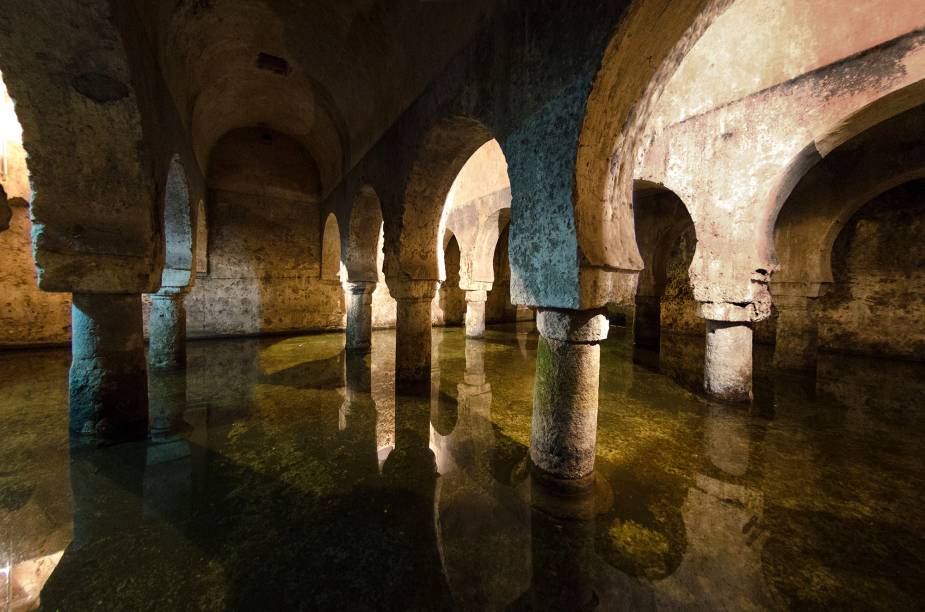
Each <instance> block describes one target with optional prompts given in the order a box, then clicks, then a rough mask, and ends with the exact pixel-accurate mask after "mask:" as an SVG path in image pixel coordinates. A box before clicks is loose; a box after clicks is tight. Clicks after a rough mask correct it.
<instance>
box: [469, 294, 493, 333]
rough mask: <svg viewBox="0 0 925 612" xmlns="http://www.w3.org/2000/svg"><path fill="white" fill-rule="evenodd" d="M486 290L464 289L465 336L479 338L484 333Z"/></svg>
mask: <svg viewBox="0 0 925 612" xmlns="http://www.w3.org/2000/svg"><path fill="white" fill-rule="evenodd" d="M487 299H488V292H487V291H466V337H467V338H481V337H483V336H484V335H485V301H486V300H487Z"/></svg>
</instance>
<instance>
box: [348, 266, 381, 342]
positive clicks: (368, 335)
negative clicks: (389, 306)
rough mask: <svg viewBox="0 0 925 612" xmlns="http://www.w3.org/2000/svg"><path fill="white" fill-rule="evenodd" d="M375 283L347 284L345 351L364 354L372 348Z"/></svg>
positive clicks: (359, 282)
mask: <svg viewBox="0 0 925 612" xmlns="http://www.w3.org/2000/svg"><path fill="white" fill-rule="evenodd" d="M375 290H376V283H373V282H369V281H358V282H350V283H347V350H348V351H351V352H358V353H362V352H366V351H369V349H370V347H371V346H372V335H373V291H375Z"/></svg>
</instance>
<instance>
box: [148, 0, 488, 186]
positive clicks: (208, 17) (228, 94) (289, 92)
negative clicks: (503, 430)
mask: <svg viewBox="0 0 925 612" xmlns="http://www.w3.org/2000/svg"><path fill="white" fill-rule="evenodd" d="M136 2H137V4H138V10H139V12H140V14H141V16H142V21H143V23H145V27H147V28H148V38H149V39H150V40H151V41H156V45H157V47H158V48H157V56H158V60H159V63H160V68H161V70H162V72H163V74H164V76H165V79H166V82H167V84H168V87H169V88H170V90H171V93H172V95H173V97H174V99H175V102H176V105H177V109H178V110H179V112H180V115H181V118H182V120H183V121H184V122H186V125H187V128H188V129H189V131H190V133H191V134H192V137H193V145H194V149H195V152H196V155H197V157H198V160H199V164H200V167H201V168H203V169H205V168H207V167H208V157H209V155H210V152H211V150H212V147H213V146H214V145H215V143H216V142H217V141H218V140H219V139H220V138H221V137H222V136H223V135H224V134H226V133H227V132H229V131H231V130H234V129H238V128H243V127H252V126H258V127H265V128H269V129H272V130H275V131H277V132H281V133H284V134H287V135H289V136H291V137H292V138H294V139H295V140H297V141H298V142H299V143H301V144H302V146H304V147H305V149H306V150H307V151H308V152H309V153H310V155H311V156H312V157H313V158H314V160H315V162H316V164H317V167H318V171H319V174H320V179H321V183H322V189H323V191H325V192H327V191H329V190H331V189H332V188H334V187H335V186H336V184H337V183H338V182H339V181H340V179H341V178H342V176H343V174H344V173H345V172H346V171H347V170H349V168H350V167H352V166H353V164H355V163H356V162H357V161H358V160H359V159H360V158H361V157H362V156H363V154H364V153H365V152H366V151H368V150H369V148H370V147H371V146H372V145H373V144H374V143H375V142H376V141H377V140H378V138H379V137H380V136H381V135H382V134H383V133H384V132H385V130H386V129H388V127H389V126H390V125H392V123H393V122H394V121H395V120H396V119H397V118H398V116H399V115H400V114H401V113H402V111H403V110H405V109H406V108H407V107H408V106H409V105H410V104H411V103H412V102H413V101H414V99H415V98H416V97H417V96H418V95H420V93H421V92H422V91H423V90H424V89H425V87H426V86H427V84H428V83H429V82H430V81H431V80H432V79H433V78H434V76H435V75H437V74H438V73H439V72H440V70H441V69H442V68H444V67H445V66H446V64H447V63H448V62H449V61H450V60H451V59H452V58H453V56H454V55H455V54H456V53H457V52H459V50H460V49H462V48H463V47H464V45H465V44H466V43H467V42H468V41H469V40H470V39H471V38H472V36H473V35H474V33H475V32H476V30H477V28H478V26H479V24H480V23H483V21H484V19H485V18H486V15H487V12H488V11H489V10H490V6H491V5H493V4H495V3H493V2H491V0H474V1H473V0H467V1H465V2H462V1H457V0H349V1H348V0H174V1H171V2H164V1H163V0H136Z"/></svg>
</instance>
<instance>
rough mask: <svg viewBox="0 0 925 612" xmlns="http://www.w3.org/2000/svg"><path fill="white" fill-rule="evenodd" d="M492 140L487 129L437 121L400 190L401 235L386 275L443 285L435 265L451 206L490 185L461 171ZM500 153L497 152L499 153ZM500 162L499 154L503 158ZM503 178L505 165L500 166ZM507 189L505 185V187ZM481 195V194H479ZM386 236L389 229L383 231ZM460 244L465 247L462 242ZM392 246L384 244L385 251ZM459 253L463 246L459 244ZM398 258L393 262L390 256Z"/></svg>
mask: <svg viewBox="0 0 925 612" xmlns="http://www.w3.org/2000/svg"><path fill="white" fill-rule="evenodd" d="M491 140H492V136H491V134H490V132H489V130H488V128H487V127H486V126H485V125H483V124H482V123H480V122H478V121H476V120H474V119H470V118H465V117H453V118H449V119H445V120H443V121H441V122H438V123H437V124H436V125H435V126H434V127H433V128H431V130H430V131H429V132H428V133H427V135H426V136H425V137H424V139H423V141H422V142H421V144H420V146H419V149H418V154H417V160H416V161H415V163H414V166H413V168H412V171H411V174H410V178H409V180H408V184H407V185H406V187H405V191H404V211H403V213H402V224H401V236H400V237H399V239H398V240H396V241H394V244H396V245H397V246H398V252H397V253H386V276H388V277H389V278H393V277H399V276H401V277H403V278H407V279H412V280H442V279H443V275H444V266H443V264H442V263H441V262H440V257H441V255H442V251H441V249H440V248H439V247H440V245H441V243H442V241H443V232H444V230H445V228H447V227H450V228H452V224H450V223H449V216H448V215H449V212H450V210H451V209H452V208H453V206H454V203H455V202H457V201H459V202H462V203H465V202H466V201H468V198H470V197H474V196H475V191H478V190H479V189H480V186H483V185H484V184H486V182H487V183H491V182H492V180H491V179H490V178H489V173H488V171H487V170H486V169H485V168H482V167H481V166H480V165H479V164H477V163H473V165H471V166H470V167H469V168H470V169H469V171H468V172H467V173H466V176H467V178H463V177H461V174H462V170H463V169H464V167H465V166H466V165H467V163H468V162H469V160H470V159H471V158H472V157H473V156H474V154H475V153H476V152H477V151H479V149H480V148H481V147H483V145H485V144H486V143H487V142H489V141H491ZM498 150H499V151H500V147H499V148H498ZM502 157H503V155H502ZM505 174H506V165H505ZM508 184H509V183H508ZM483 193H484V192H483ZM386 231H387V232H388V231H389V228H388V227H387V228H386ZM461 241H462V242H465V241H464V240H462V238H461ZM390 244H392V241H387V243H386V246H387V248H392V247H389V245H390ZM459 246H460V250H461V252H462V251H464V250H465V244H463V243H460V245H459ZM394 255H397V258H396V257H393V256H394Z"/></svg>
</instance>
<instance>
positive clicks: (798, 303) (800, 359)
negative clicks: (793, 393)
mask: <svg viewBox="0 0 925 612" xmlns="http://www.w3.org/2000/svg"><path fill="white" fill-rule="evenodd" d="M815 301H816V300H815V299H814V298H809V297H804V296H775V298H774V304H775V305H776V306H777V307H778V309H777V337H776V340H775V344H774V366H775V367H778V368H781V369H785V370H813V369H815V368H816V350H817V343H818V333H819V328H818V325H817V322H816V316H815V312H814V310H815V309H814V306H815Z"/></svg>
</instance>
